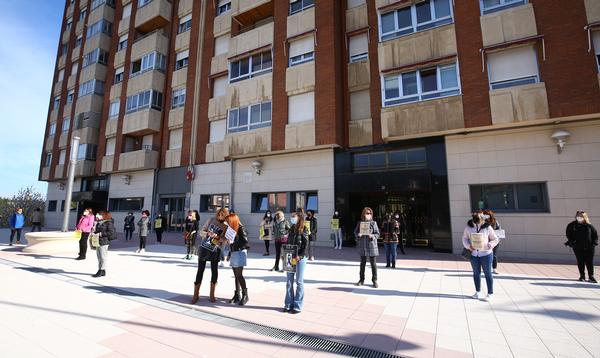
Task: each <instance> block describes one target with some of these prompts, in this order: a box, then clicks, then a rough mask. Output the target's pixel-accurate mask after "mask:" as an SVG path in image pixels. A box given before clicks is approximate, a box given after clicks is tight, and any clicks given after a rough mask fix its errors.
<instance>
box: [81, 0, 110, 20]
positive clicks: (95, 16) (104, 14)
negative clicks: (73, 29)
mask: <svg viewBox="0 0 600 358" xmlns="http://www.w3.org/2000/svg"><path fill="white" fill-rule="evenodd" d="M102 19H106V20H108V21H110V22H112V23H114V22H115V9H114V8H112V7H111V6H109V5H106V3H104V4H103V5H100V6H98V7H97V8H95V9H94V10H92V12H90V14H89V15H88V20H87V23H88V24H95V23H96V22H98V21H100V20H102Z"/></svg>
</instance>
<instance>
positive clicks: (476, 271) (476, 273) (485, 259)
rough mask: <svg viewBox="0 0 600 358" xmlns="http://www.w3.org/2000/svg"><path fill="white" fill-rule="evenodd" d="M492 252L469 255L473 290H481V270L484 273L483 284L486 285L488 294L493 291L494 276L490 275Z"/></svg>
mask: <svg viewBox="0 0 600 358" xmlns="http://www.w3.org/2000/svg"><path fill="white" fill-rule="evenodd" d="M493 260H494V254H493V253H491V254H489V255H487V256H479V257H478V256H471V267H472V268H473V281H475V290H476V291H477V292H480V291H481V270H482V269H483V274H484V275H485V284H486V285H487V289H488V294H490V295H491V294H493V293H494V278H493V277H492V261H493Z"/></svg>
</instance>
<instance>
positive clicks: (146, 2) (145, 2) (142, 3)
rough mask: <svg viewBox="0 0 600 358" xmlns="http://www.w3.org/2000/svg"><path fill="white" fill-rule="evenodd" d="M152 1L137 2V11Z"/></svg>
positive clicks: (139, 0)
mask: <svg viewBox="0 0 600 358" xmlns="http://www.w3.org/2000/svg"><path fill="white" fill-rule="evenodd" d="M151 1H152V0H138V9H139V8H140V7H142V6H146V5H148V4H150V2H151Z"/></svg>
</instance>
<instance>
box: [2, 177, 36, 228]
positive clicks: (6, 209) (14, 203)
mask: <svg viewBox="0 0 600 358" xmlns="http://www.w3.org/2000/svg"><path fill="white" fill-rule="evenodd" d="M45 206H46V198H45V197H44V195H43V194H42V193H40V192H38V191H36V190H35V189H34V188H33V187H31V186H29V187H24V188H21V189H19V191H18V192H17V193H16V194H15V195H13V196H12V198H0V227H8V226H9V223H8V220H9V219H10V216H11V215H12V214H13V212H14V211H15V209H17V208H22V209H23V214H24V215H25V225H30V224H31V214H33V212H34V211H35V209H36V208H40V210H41V212H42V215H43V213H44V208H45Z"/></svg>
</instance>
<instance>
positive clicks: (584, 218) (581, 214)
mask: <svg viewBox="0 0 600 358" xmlns="http://www.w3.org/2000/svg"><path fill="white" fill-rule="evenodd" d="M578 216H581V217H582V218H583V222H584V223H586V224H588V225H591V223H590V217H589V216H588V214H587V213H586V212H585V211H583V210H579V211H577V213H576V214H575V217H578Z"/></svg>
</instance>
